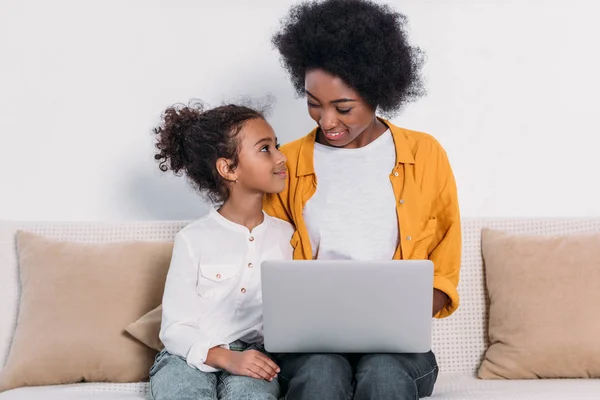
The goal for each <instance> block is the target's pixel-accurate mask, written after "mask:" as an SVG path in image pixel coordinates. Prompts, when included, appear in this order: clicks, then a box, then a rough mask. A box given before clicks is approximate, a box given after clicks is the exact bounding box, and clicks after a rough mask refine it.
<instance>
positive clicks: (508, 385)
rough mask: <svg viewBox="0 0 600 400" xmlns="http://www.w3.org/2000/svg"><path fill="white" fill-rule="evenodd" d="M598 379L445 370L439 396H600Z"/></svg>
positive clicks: (503, 399)
mask: <svg viewBox="0 0 600 400" xmlns="http://www.w3.org/2000/svg"><path fill="white" fill-rule="evenodd" d="M598 398H600V380H598V379H531V380H481V379H477V378H476V377H475V376H474V375H466V374H446V375H444V374H441V375H440V376H439V377H438V381H437V383H436V386H435V390H434V392H433V396H432V397H431V399H435V400H475V399H485V400H565V399H569V400H597V399H598Z"/></svg>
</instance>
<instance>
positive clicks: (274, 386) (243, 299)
mask: <svg viewBox="0 0 600 400" xmlns="http://www.w3.org/2000/svg"><path fill="white" fill-rule="evenodd" d="M155 133H156V135H157V143H156V147H157V148H158V150H159V152H158V154H156V156H155V158H156V160H158V161H159V162H160V169H161V170H162V171H167V170H168V169H171V170H172V171H173V172H174V173H175V174H179V173H184V174H185V175H186V176H187V178H188V180H189V181H190V182H191V183H192V184H193V185H194V187H195V188H196V189H197V190H198V191H199V192H200V193H202V194H203V195H205V197H207V198H208V199H209V200H211V201H212V202H213V203H216V204H219V205H220V206H219V208H218V210H211V211H210V212H209V214H208V215H207V216H205V217H203V218H201V219H199V220H197V221H195V222H193V223H191V224H189V225H188V226H186V227H185V228H183V229H182V230H181V231H180V232H179V233H178V234H177V236H176V238H175V245H174V249H173V257H172V260H171V265H170V268H169V272H168V275H167V281H166V286H165V292H164V297H163V314H162V325H161V330H160V339H161V340H162V342H163V343H164V345H165V349H164V350H163V351H162V352H161V353H159V354H158V355H157V357H156V362H155V364H154V365H153V367H152V368H151V370H150V387H151V393H152V396H153V398H154V399H156V400H163V399H177V400H183V399H194V400H203V399H207V400H209V399H210V400H213V399H216V398H219V399H242V398H243V399H269V400H274V399H277V397H278V395H279V384H278V381H277V374H278V373H279V367H278V366H277V365H276V364H275V363H274V362H273V360H272V359H271V358H270V357H269V355H268V354H267V353H266V352H265V350H264V348H263V347H262V341H263V337H262V295H261V288H260V265H261V262H262V261H263V260H265V259H290V258H291V257H292V248H291V246H290V243H289V242H290V237H291V235H292V233H293V229H292V227H291V225H290V224H289V223H287V222H284V221H282V220H280V219H277V218H273V217H270V216H268V215H266V214H264V213H263V211H262V199H263V197H264V195H265V193H278V192H280V191H281V190H283V189H284V187H285V181H286V178H287V172H286V166H285V162H286V158H285V156H284V155H283V154H282V153H280V152H279V150H278V145H277V139H276V137H275V134H274V132H273V129H272V128H271V126H270V125H269V124H268V123H267V122H266V121H265V119H264V116H263V114H262V113H260V112H258V111H256V110H253V109H250V108H247V107H242V106H237V105H226V106H221V107H217V108H214V109H211V110H206V111H205V110H203V108H202V106H198V105H196V106H194V105H190V106H187V107H172V108H169V109H167V110H166V112H165V113H164V116H163V121H162V124H161V125H160V126H159V127H158V128H156V129H155Z"/></svg>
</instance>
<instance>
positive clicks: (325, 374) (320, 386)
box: [277, 352, 438, 400]
mask: <svg viewBox="0 0 600 400" xmlns="http://www.w3.org/2000/svg"><path fill="white" fill-rule="evenodd" d="M277 362H278V363H279V364H278V365H279V367H280V368H281V373H280V374H279V379H280V384H281V386H282V389H283V390H284V392H285V391H287V394H286V396H285V399H286V400H314V399H319V400H351V399H354V400H367V399H369V400H415V399H419V398H421V397H427V396H431V393H432V392H433V386H434V385H435V381H436V379H437V374H438V366H437V362H436V359H435V356H434V355H433V353H432V352H428V353H418V354H284V355H280V356H279V357H278V358H277Z"/></svg>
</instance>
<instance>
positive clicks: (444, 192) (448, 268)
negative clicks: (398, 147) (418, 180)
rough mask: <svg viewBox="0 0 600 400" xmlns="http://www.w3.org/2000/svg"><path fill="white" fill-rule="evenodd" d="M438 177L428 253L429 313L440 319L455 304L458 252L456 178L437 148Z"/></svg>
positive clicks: (444, 154) (459, 245)
mask: <svg viewBox="0 0 600 400" xmlns="http://www.w3.org/2000/svg"><path fill="white" fill-rule="evenodd" d="M437 162H438V164H437V167H438V175H439V176H440V180H439V182H440V184H439V188H440V189H439V192H438V193H439V194H438V195H437V197H436V200H435V204H434V215H435V217H436V219H437V226H436V233H435V239H434V240H436V241H437V244H436V245H435V247H434V248H433V250H432V251H431V252H430V254H429V259H430V260H431V261H433V264H434V278H433V286H434V294H433V310H432V311H433V315H434V316H435V317H437V318H444V317H447V316H449V315H450V314H452V313H453V312H454V311H455V310H456V309H457V308H458V304H459V298H458V290H457V287H458V279H459V273H460V261H461V251H462V237H461V227H460V212H459V208H458V193H457V190H456V181H455V180H454V174H453V173H452V168H451V167H450V163H449V161H448V156H447V155H446V152H445V151H444V150H443V149H442V148H441V147H440V148H439V154H438V157H437Z"/></svg>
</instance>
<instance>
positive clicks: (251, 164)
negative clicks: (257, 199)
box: [235, 118, 287, 193]
mask: <svg viewBox="0 0 600 400" xmlns="http://www.w3.org/2000/svg"><path fill="white" fill-rule="evenodd" d="M238 138H240V147H239V155H238V157H239V162H238V165H237V167H236V168H235V174H236V175H237V179H238V183H236V184H235V185H236V186H240V187H243V188H245V189H246V190H248V191H251V192H256V193H279V192H281V191H283V189H284V188H285V182H286V178H287V168H286V165H285V162H286V161H287V160H286V158H285V156H284V155H283V153H281V152H280V151H279V150H278V148H279V145H278V143H277V137H275V132H274V131H273V128H271V125H269V123H268V122H267V121H265V120H264V119H262V118H255V119H252V120H249V121H246V122H245V123H244V126H243V127H242V130H241V131H240V133H239V135H238Z"/></svg>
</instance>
